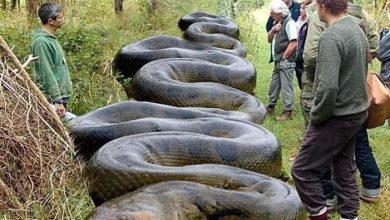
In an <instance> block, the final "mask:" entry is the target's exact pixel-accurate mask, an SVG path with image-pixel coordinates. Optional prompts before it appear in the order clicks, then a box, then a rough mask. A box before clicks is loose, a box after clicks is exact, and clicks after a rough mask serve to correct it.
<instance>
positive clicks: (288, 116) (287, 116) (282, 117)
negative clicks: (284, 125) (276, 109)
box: [276, 111, 292, 121]
mask: <svg viewBox="0 0 390 220" xmlns="http://www.w3.org/2000/svg"><path fill="white" fill-rule="evenodd" d="M291 119H292V111H284V112H283V113H282V114H281V115H280V116H279V117H277V118H276V120H277V121H286V120H291Z"/></svg>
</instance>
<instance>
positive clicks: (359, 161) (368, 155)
mask: <svg viewBox="0 0 390 220" xmlns="http://www.w3.org/2000/svg"><path fill="white" fill-rule="evenodd" d="M355 160H356V166H357V168H358V170H359V172H360V178H361V179H362V185H363V188H364V189H368V190H377V189H379V187H380V180H381V172H380V170H379V168H378V165H377V163H376V161H375V158H374V155H373V154H372V150H371V147H370V144H369V142H368V134H367V129H366V128H362V129H360V130H359V132H358V133H357V135H356V146H355ZM321 184H322V189H323V191H324V196H325V197H326V198H327V199H332V198H333V196H334V188H333V184H332V181H331V170H330V167H326V168H325V169H324V170H323V171H322V172H321Z"/></svg>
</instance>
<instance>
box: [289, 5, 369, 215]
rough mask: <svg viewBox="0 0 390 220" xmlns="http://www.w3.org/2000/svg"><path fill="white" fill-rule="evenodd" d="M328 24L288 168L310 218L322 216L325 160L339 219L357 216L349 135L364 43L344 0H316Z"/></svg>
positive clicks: (363, 110)
mask: <svg viewBox="0 0 390 220" xmlns="http://www.w3.org/2000/svg"><path fill="white" fill-rule="evenodd" d="M316 1H317V13H318V16H319V19H320V20H321V21H323V22H325V23H326V24H327V25H329V27H328V28H327V29H325V30H324V32H322V34H321V36H320V38H319V41H318V57H317V64H316V71H315V78H314V85H313V91H314V101H313V107H312V109H311V111H310V122H309V125H308V127H307V130H306V133H305V137H304V140H303V143H302V146H301V148H300V150H299V152H298V154H297V156H296V158H295V160H294V163H293V165H292V168H291V173H292V177H293V179H294V180H295V184H296V187H297V191H298V194H299V196H300V198H301V200H302V202H303V203H304V205H305V208H306V210H307V212H308V214H309V218H310V219H312V220H322V219H323V220H325V219H327V208H326V198H325V196H324V195H323V190H322V186H321V181H320V175H321V171H322V169H323V168H324V167H326V166H328V165H330V166H331V167H332V171H333V173H334V177H335V178H334V183H335V184H334V187H335V192H336V195H337V198H338V212H339V213H340V215H341V219H357V216H358V209H359V188H358V186H357V182H356V164H355V161H354V149H355V136H356V134H357V133H358V131H359V130H360V129H361V127H362V125H363V124H364V123H365V121H366V119H367V109H368V107H369V101H368V93H367V91H366V74H367V67H368V61H369V44H368V41H367V38H366V36H365V34H364V32H363V31H362V29H361V28H360V27H359V26H358V25H357V24H356V23H355V22H354V21H353V19H352V18H351V17H350V16H347V14H346V11H347V7H348V1H347V0H316Z"/></svg>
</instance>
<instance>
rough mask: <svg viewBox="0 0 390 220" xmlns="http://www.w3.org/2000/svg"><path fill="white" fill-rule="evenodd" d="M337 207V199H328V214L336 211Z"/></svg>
mask: <svg viewBox="0 0 390 220" xmlns="http://www.w3.org/2000/svg"><path fill="white" fill-rule="evenodd" d="M336 207H337V200H336V198H333V199H326V208H327V210H328V213H332V212H335V211H336Z"/></svg>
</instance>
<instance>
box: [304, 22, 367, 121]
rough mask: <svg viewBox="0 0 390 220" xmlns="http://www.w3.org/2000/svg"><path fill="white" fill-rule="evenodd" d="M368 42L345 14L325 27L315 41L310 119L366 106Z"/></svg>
mask: <svg viewBox="0 0 390 220" xmlns="http://www.w3.org/2000/svg"><path fill="white" fill-rule="evenodd" d="M368 53H369V44H368V41H367V38H366V36H365V34H364V32H363V31H362V29H361V28H360V27H359V26H358V25H357V24H356V23H355V22H354V21H353V20H352V18H351V17H350V16H345V17H343V18H341V19H339V20H337V21H336V22H335V23H334V24H332V25H331V26H330V27H329V28H327V29H326V30H324V32H323V33H322V35H321V37H320V39H319V41H318V58H317V66H316V74H315V77H314V85H313V89H314V94H315V95H314V102H313V107H312V109H311V111H310V117H311V122H312V123H313V124H322V123H324V122H325V121H327V120H329V119H330V118H331V117H334V116H346V115H352V114H357V113H361V112H364V111H365V110H367V109H368V106H369V101H368V93H367V91H366V74H367V66H368Z"/></svg>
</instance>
